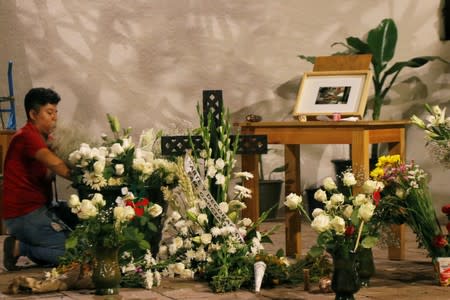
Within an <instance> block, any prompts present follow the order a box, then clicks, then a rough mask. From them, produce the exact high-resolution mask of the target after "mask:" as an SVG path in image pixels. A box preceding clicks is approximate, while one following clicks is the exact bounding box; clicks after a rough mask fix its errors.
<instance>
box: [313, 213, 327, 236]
mask: <svg viewBox="0 0 450 300" xmlns="http://www.w3.org/2000/svg"><path fill="white" fill-rule="evenodd" d="M311 228H312V229H314V230H315V231H316V232H319V233H320V232H324V231H327V230H328V229H330V217H329V216H328V215H326V214H320V215H318V216H317V217H315V218H314V220H313V221H312V222H311Z"/></svg>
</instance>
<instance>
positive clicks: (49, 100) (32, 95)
mask: <svg viewBox="0 0 450 300" xmlns="http://www.w3.org/2000/svg"><path fill="white" fill-rule="evenodd" d="M60 100H61V97H59V95H58V93H56V92H55V91H54V90H52V89H47V88H42V87H40V88H32V89H31V90H29V91H28V93H27V94H26V95H25V99H24V105H25V113H26V114H27V119H28V120H29V119H30V111H31V110H35V111H39V110H40V108H41V107H42V106H44V105H47V104H58V103H59V101H60Z"/></svg>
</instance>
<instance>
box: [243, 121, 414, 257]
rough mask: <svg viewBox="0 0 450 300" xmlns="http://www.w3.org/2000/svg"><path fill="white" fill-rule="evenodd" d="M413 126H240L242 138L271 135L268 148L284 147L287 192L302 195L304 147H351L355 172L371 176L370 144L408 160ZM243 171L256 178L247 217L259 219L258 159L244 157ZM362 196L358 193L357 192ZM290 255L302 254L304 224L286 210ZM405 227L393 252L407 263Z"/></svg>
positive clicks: (398, 229)
mask: <svg viewBox="0 0 450 300" xmlns="http://www.w3.org/2000/svg"><path fill="white" fill-rule="evenodd" d="M409 123H410V122H409V121H407V120H401V121H356V122H350V121H339V122H336V121H307V122H299V121H292V122H254V123H251V122H244V123H237V124H235V126H238V127H239V128H240V130H241V134H262V135H267V142H268V144H283V145H284V160H285V163H287V164H288V168H287V170H286V172H285V192H286V195H288V194H289V193H296V194H298V195H301V194H302V193H301V192H302V191H301V190H300V186H301V185H300V145H303V144H349V145H350V146H351V160H352V169H353V170H358V172H361V173H362V174H364V176H365V178H366V179H367V178H368V176H369V171H370V169H369V146H370V144H380V143H387V144H388V149H389V154H400V156H401V157H402V158H403V159H404V158H405V157H406V149H405V147H406V143H405V129H406V128H405V127H406V125H408V124H409ZM242 170H245V171H247V172H251V173H252V174H253V175H254V178H253V179H251V180H248V181H246V182H245V185H246V187H248V188H250V189H251V190H252V192H253V197H252V200H251V201H248V202H247V209H245V210H244V211H243V215H244V216H245V217H249V218H251V219H252V220H256V219H257V218H258V217H259V190H258V189H259V186H258V182H259V173H258V155H255V154H245V155H242ZM356 192H358V191H356ZM285 224H286V255H289V256H292V255H300V254H301V220H300V218H299V216H298V212H297V211H289V210H287V209H286V216H285ZM403 226H404V225H401V226H395V228H394V231H395V232H396V233H397V235H398V238H399V241H400V244H399V247H395V248H394V247H392V248H389V255H388V256H389V258H390V259H404V255H405V248H404V242H405V241H404V237H403V236H404V227H403Z"/></svg>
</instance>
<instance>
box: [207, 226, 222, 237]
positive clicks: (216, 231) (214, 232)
mask: <svg viewBox="0 0 450 300" xmlns="http://www.w3.org/2000/svg"><path fill="white" fill-rule="evenodd" d="M210 232H211V234H212V235H213V236H214V237H216V236H219V235H220V234H221V230H220V228H218V227H215V226H214V227H213V228H211V230H210Z"/></svg>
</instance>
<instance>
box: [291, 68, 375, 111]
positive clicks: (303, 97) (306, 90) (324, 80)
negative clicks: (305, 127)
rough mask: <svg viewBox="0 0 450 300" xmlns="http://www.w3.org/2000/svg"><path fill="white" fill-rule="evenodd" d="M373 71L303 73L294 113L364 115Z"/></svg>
mask: <svg viewBox="0 0 450 300" xmlns="http://www.w3.org/2000/svg"><path fill="white" fill-rule="evenodd" d="M371 79H372V71H370V70H356V71H320V72H319V71H313V72H305V73H304V75H303V78H302V80H301V83H300V88H299V90H298V94H297V101H296V103H295V106H294V110H293V116H294V117H296V118H300V117H303V118H305V117H308V116H320V115H326V116H331V115H333V114H339V115H340V116H342V117H349V116H355V117H359V118H360V119H362V118H363V116H364V110H365V108H366V104H367V97H368V92H369V87H370V82H371Z"/></svg>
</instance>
